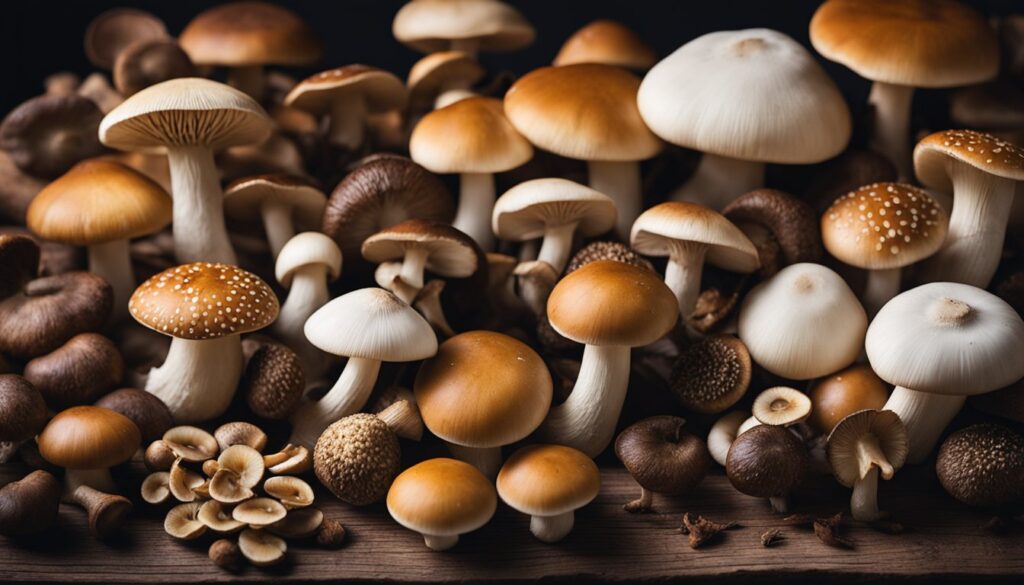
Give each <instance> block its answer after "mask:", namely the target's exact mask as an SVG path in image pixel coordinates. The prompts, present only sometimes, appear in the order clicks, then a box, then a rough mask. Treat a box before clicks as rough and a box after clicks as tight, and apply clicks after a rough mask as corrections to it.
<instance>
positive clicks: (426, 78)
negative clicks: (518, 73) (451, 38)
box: [405, 51, 487, 113]
mask: <svg viewBox="0 0 1024 585" xmlns="http://www.w3.org/2000/svg"><path fill="white" fill-rule="evenodd" d="M486 75H487V71H486V70H485V69H484V68H483V66H482V65H480V63H479V62H478V61H477V60H476V59H475V58H474V57H473V56H472V55H469V54H468V53H464V52H462V51H439V52H436V53H430V54H428V55H427V56H425V57H423V58H422V59H420V60H419V61H417V62H416V63H415V64H413V66H412V68H411V69H409V76H408V78H407V79H406V81H405V85H406V87H408V88H409V111H410V112H413V113H421V112H429V111H430V110H433V109H437V108H443V107H445V106H448V105H451V104H453V103H455V102H457V101H459V100H461V99H465V98H467V97H472V96H474V95H477V94H476V92H474V91H473V90H472V89H471V88H472V87H473V85H474V84H476V83H477V82H479V81H480V80H481V79H483V78H484V77H485V76H486Z"/></svg>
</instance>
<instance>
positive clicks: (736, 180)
mask: <svg viewBox="0 0 1024 585" xmlns="http://www.w3.org/2000/svg"><path fill="white" fill-rule="evenodd" d="M637 104H638V106H639V108H640V115H642V116H643V120H644V122H646V123H647V125H648V126H650V128H651V130H653V131H654V133H655V134H657V135H658V136H660V137H661V138H662V139H664V140H666V141H667V142H671V143H672V144H675V145H677V146H682V147H685V148H692V149H695V150H699V151H701V152H703V153H704V155H703V157H702V158H701V161H700V165H699V166H698V167H697V171H696V173H695V174H694V175H693V176H692V177H691V178H690V179H689V181H687V182H686V183H685V184H684V185H683V186H682V187H680V188H679V189H678V190H677V191H676V192H674V193H673V194H672V197H673V198H674V199H677V200H684V201H693V202H696V203H701V204H704V205H706V206H708V207H710V208H712V209H716V210H718V209H722V208H723V207H725V205H727V204H728V203H729V202H730V201H732V200H733V199H735V198H736V197H738V196H739V195H741V194H743V193H746V192H747V191H750V190H752V189H757V188H758V187H763V186H764V169H765V163H780V164H810V163H815V162H821V161H824V160H827V159H829V158H832V157H833V156H836V155H837V154H839V153H840V152H842V150H843V149H844V148H846V143H847V142H848V141H849V140H850V132H851V122H850V111H849V109H847V106H846V101H845V100H844V99H843V96H842V94H841V93H840V92H839V89H838V88H837V87H836V85H835V83H833V82H832V80H831V79H830V78H829V77H828V75H827V74H826V73H825V71H824V70H823V69H822V68H821V66H820V65H818V63H817V62H816V61H815V60H814V57H813V56H812V55H811V54H810V53H809V52H808V51H807V50H806V49H804V47H803V45H801V44H800V43H798V42H797V41H795V40H793V39H792V38H790V37H788V36H786V35H785V34H783V33H781V32H778V31H774V30H770V29H765V28H753V29H747V30H738V31H720V32H713V33H708V34H705V35H703V36H700V37H698V38H696V39H694V40H692V41H690V42H688V43H686V44H685V45H683V46H682V47H680V48H679V49H677V50H676V51H675V52H674V53H672V54H671V55H669V56H668V57H666V58H664V59H662V60H661V61H660V62H659V63H658V64H657V65H655V66H654V67H652V68H651V70H650V71H649V72H648V73H647V75H646V76H645V77H644V81H643V84H642V85H641V86H640V91H639V93H638V94H637Z"/></svg>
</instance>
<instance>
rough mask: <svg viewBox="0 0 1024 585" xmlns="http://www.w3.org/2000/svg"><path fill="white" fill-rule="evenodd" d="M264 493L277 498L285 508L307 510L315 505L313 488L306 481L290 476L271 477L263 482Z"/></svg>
mask: <svg viewBox="0 0 1024 585" xmlns="http://www.w3.org/2000/svg"><path fill="white" fill-rule="evenodd" d="M263 491H264V492H266V493H267V495H268V496H271V497H274V498H277V499H278V501H280V502H281V504H283V505H284V507H285V508H287V509H289V510H291V509H293V508H305V507H306V506H309V505H312V503H313V498H314V495H313V488H312V487H310V486H309V484H308V483H306V482H305V481H303V480H301V479H299V478H297V477H293V476H290V475H281V476H277V477H271V478H269V479H267V481H265V482H263Z"/></svg>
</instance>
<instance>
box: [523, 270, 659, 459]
mask: <svg viewBox="0 0 1024 585" xmlns="http://www.w3.org/2000/svg"><path fill="white" fill-rule="evenodd" d="M547 314H548V318H549V320H550V321H551V326H552V327H553V328H554V329H555V331H557V332H558V333H559V334H561V335H562V336H564V337H567V338H569V339H571V340H573V341H576V342H578V343H584V344H586V347H585V348H584V350H583V362H582V364H581V365H580V374H579V377H578V378H577V379H576V385H575V386H574V387H573V390H572V393H571V394H570V395H569V398H568V399H566V401H565V402H563V403H562V404H560V405H558V406H555V407H554V408H552V409H551V411H550V412H549V413H548V416H547V418H546V419H545V420H544V423H543V424H542V425H541V427H540V429H538V434H539V436H540V437H541V438H542V439H544V440H546V441H550V442H552V443H558V444H562V445H568V446H570V447H574V448H576V449H579V450H580V451H583V452H584V453H586V454H587V455H589V456H591V457H594V456H596V455H597V454H598V453H600V452H601V451H603V450H604V448H605V447H607V446H608V444H609V443H611V441H612V438H613V436H614V434H615V425H616V423H618V420H619V414H620V412H621V411H622V404H623V402H624V401H625V399H626V390H627V387H628V385H629V359H630V355H629V353H630V349H631V348H633V347H639V346H643V345H647V344H649V343H653V342H654V341H656V340H658V339H660V338H661V337H663V336H664V335H665V334H666V333H668V332H669V331H671V330H672V328H673V327H674V326H675V323H676V320H677V319H678V318H679V308H678V304H677V303H676V300H675V297H673V296H672V291H670V290H669V289H668V287H667V286H665V284H664V283H663V282H662V281H661V279H660V278H658V275H657V274H656V273H654V272H653V271H651V270H648V269H646V268H638V267H636V266H630V265H629V264H623V263H621V262H615V261H614V260H597V261H595V262H591V263H590V264H587V265H586V266H584V267H582V268H580V269H578V270H576V271H575V272H573V273H571V274H569V275H568V276H566V277H565V278H563V279H562V280H561V281H560V282H559V283H558V284H557V285H556V286H555V288H554V290H552V291H551V296H550V297H549V298H548V303H547Z"/></svg>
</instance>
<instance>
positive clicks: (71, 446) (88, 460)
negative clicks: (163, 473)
mask: <svg viewBox="0 0 1024 585" xmlns="http://www.w3.org/2000/svg"><path fill="white" fill-rule="evenodd" d="M37 441H38V443H39V454H40V455H41V456H42V457H43V459H45V460H46V461H49V462H50V463H52V464H54V465H57V466H60V467H64V468H66V469H67V472H66V473H65V474H64V484H65V497H67V496H72V497H74V494H75V493H76V492H75V490H76V489H77V488H78V487H79V486H88V487H90V488H96V489H98V490H103V491H113V489H114V482H113V480H112V479H111V477H110V472H109V468H110V467H113V466H115V465H119V464H121V463H124V462H125V461H127V460H128V459H130V458H131V456H132V455H134V454H135V451H137V450H138V449H139V444H140V443H141V441H142V438H141V435H140V434H139V428H138V427H136V426H135V423H133V422H132V421H131V420H130V419H128V418H127V417H125V416H124V415H122V414H119V413H116V412H114V411H112V410H107V409H106V408H98V407H95V406H74V407H72V408H69V409H67V410H64V411H61V412H60V413H58V414H57V415H56V416H54V417H53V418H52V419H50V422H49V423H47V425H46V428H44V429H43V430H42V432H41V433H39V437H38V438H37Z"/></svg>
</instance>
